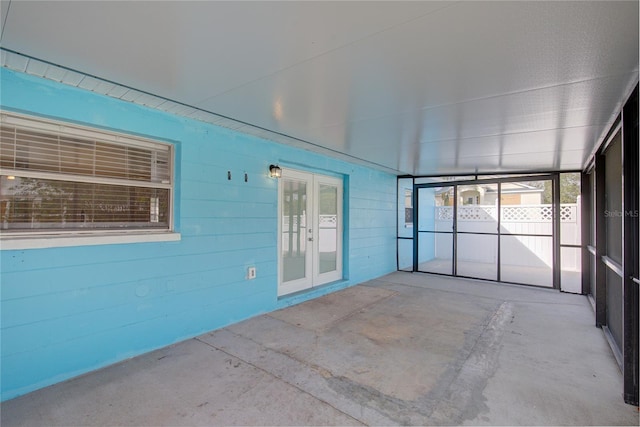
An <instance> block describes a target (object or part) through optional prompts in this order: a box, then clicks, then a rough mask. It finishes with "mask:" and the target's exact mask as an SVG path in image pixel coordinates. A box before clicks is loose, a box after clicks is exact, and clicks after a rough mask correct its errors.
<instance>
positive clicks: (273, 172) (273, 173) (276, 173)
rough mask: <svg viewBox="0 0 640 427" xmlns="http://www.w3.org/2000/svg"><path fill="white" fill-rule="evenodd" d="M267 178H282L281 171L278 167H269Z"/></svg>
mask: <svg viewBox="0 0 640 427" xmlns="http://www.w3.org/2000/svg"><path fill="white" fill-rule="evenodd" d="M269 176H270V177H271V178H280V177H282V169H280V166H278V165H270V166H269Z"/></svg>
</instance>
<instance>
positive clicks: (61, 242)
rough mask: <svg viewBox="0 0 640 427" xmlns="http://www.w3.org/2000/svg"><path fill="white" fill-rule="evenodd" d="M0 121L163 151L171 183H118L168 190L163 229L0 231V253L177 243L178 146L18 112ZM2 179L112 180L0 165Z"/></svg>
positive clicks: (0, 113)
mask: <svg viewBox="0 0 640 427" xmlns="http://www.w3.org/2000/svg"><path fill="white" fill-rule="evenodd" d="M0 123H2V124H3V125H9V126H14V127H17V128H22V129H25V130H32V131H36V132H44V133H50V134H52V135H56V136H66V137H71V138H80V139H91V140H95V141H100V142H104V143H108V144H116V145H119V146H122V147H133V148H146V149H158V148H159V147H164V148H166V149H167V158H168V161H169V165H168V177H169V182H168V183H166V182H152V181H143V180H141V181H135V180H130V179H117V181H118V184H117V185H124V186H126V187H146V188H157V189H163V190H167V191H168V196H167V203H168V205H169V206H168V209H167V215H168V218H167V225H166V227H163V228H151V227H148V226H146V227H145V226H142V227H136V226H135V225H134V226H132V227H128V228H119V229H116V228H111V229H109V228H107V229H105V228H82V229H81V228H70V229H55V230H52V229H47V228H40V229H33V230H24V229H23V230H4V229H0V250H19V249H36V248H49V247H65V246H84V245H103V244H122V243H139V242H162V241H176V240H180V238H181V237H180V233H177V232H176V231H175V228H174V227H175V194H176V175H175V170H176V165H175V161H176V158H177V156H176V148H177V147H176V144H175V142H174V141H167V140H160V139H151V138H145V137H141V136H137V135H132V134H126V133H121V132H117V131H111V130H106V129H102V128H98V127H90V126H84V125H79V124H75V123H70V122H64V121H60V120H54V119H49V118H42V117H38V116H32V115H26V114H20V113H16V112H13V111H7V110H2V109H0ZM0 175H2V176H12V175H13V176H16V177H23V178H35V179H41V180H47V179H49V180H50V179H60V178H64V179H63V180H64V181H67V182H84V183H94V184H108V183H113V181H114V180H110V179H108V178H106V179H105V178H104V177H101V176H87V175H82V174H78V175H75V174H73V173H56V172H45V171H30V170H28V169H25V170H21V169H13V168H11V169H9V168H2V167H0Z"/></svg>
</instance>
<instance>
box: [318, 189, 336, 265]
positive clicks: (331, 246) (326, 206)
mask: <svg viewBox="0 0 640 427" xmlns="http://www.w3.org/2000/svg"><path fill="white" fill-rule="evenodd" d="M319 187H320V188H319V194H318V198H319V200H318V203H319V206H318V216H319V218H318V252H319V257H320V264H319V271H320V274H322V273H327V272H329V271H335V270H336V269H337V260H338V216H337V215H338V188H336V187H335V186H334V185H326V184H320V186H319Z"/></svg>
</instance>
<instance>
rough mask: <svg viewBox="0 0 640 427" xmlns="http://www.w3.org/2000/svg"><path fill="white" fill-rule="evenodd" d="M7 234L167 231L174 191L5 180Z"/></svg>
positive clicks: (5, 225)
mask: <svg viewBox="0 0 640 427" xmlns="http://www.w3.org/2000/svg"><path fill="white" fill-rule="evenodd" d="M1 185H2V190H3V191H2V193H3V194H2V202H3V204H2V209H3V212H2V214H3V219H6V224H4V228H5V229H9V230H32V229H78V228H80V229H87V228H89V229H91V228H94V229H105V228H106V229H113V228H132V227H134V228H148V227H152V228H167V227H168V225H169V223H168V221H169V218H168V205H169V204H168V201H169V190H167V189H155V188H147V187H132V186H122V185H108V184H93V183H85V182H71V181H56V180H43V179H35V178H23V177H14V178H13V179H11V180H10V179H8V178H7V177H6V176H3V177H2V182H1Z"/></svg>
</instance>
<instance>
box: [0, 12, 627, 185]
mask: <svg viewBox="0 0 640 427" xmlns="http://www.w3.org/2000/svg"><path fill="white" fill-rule="evenodd" d="M638 13H639V9H638V2H637V1H632V2H619V1H613V2H568V1H558V2H525V1H513V2H503V1H497V2H484V1H470V2H422V1H413V2H400V1H386V2H361V1H353V2H327V1H320V2H303V1H291V2H218V1H199V2H184V1H143V2H134V1H107V2H102V1H42V2H40V1H17V0H12V1H10V2H9V1H6V0H3V2H2V15H3V16H2V22H3V24H4V25H3V27H2V29H1V31H2V39H1V43H2V47H3V48H5V49H9V50H11V51H14V52H17V53H21V54H23V55H27V56H29V57H32V58H38V59H41V60H44V61H48V62H51V63H53V64H59V65H62V66H64V67H68V68H71V69H74V70H77V71H79V72H81V73H86V74H89V75H92V76H96V77H99V78H102V79H106V80H109V81H111V82H116V83H119V84H121V85H125V86H128V87H131V88H136V89H139V90H141V91H144V92H147V93H150V94H155V95H158V96H160V97H163V98H168V99H171V100H174V101H176V102H179V103H184V104H187V105H190V106H193V107H195V108H198V109H202V110H205V111H209V112H212V113H215V114H219V115H222V116H226V117H229V118H232V119H236V120H239V121H241V122H244V123H248V124H252V125H255V126H257V127H259V128H262V129H267V130H270V131H273V132H275V133H276V134H273V135H272V136H273V137H274V138H273V139H276V140H278V135H277V134H284V135H288V136H290V137H293V138H295V139H296V140H298V143H299V140H302V141H306V142H307V143H308V144H307V147H308V148H309V149H312V150H321V151H322V150H324V151H326V150H327V149H328V150H331V151H333V152H337V153H343V154H344V155H347V156H350V157H351V158H356V159H359V160H361V161H365V162H368V163H370V164H373V165H378V166H380V167H383V168H385V169H390V170H393V171H397V172H398V173H408V174H414V175H426V174H440V173H442V174H445V173H468V172H476V171H479V172H507V171H524V170H570V169H581V168H582V167H583V166H584V162H585V161H586V159H587V157H588V156H589V153H590V152H591V151H592V149H593V147H594V145H595V144H596V142H597V141H598V139H599V138H602V136H603V133H604V132H605V131H606V129H607V127H608V126H609V125H610V124H611V122H612V120H613V119H614V118H615V115H616V113H617V110H618V109H619V108H620V106H621V103H622V102H623V100H624V98H625V96H627V95H628V94H629V92H630V90H631V88H632V87H633V85H635V83H636V82H637V80H638ZM265 135H266V136H267V137H269V135H268V133H265Z"/></svg>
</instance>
